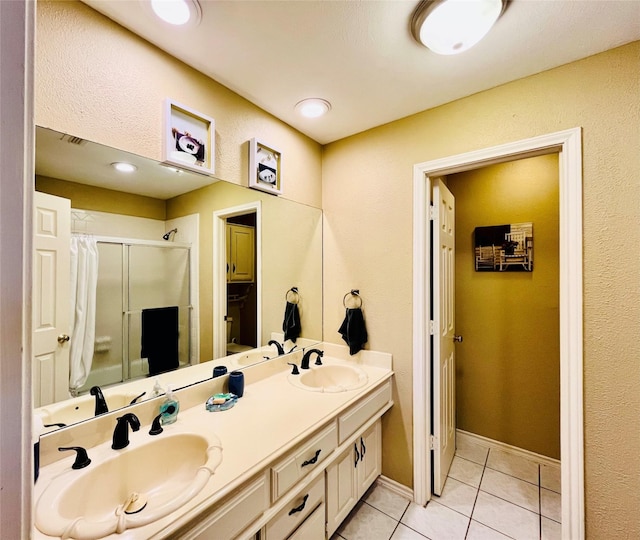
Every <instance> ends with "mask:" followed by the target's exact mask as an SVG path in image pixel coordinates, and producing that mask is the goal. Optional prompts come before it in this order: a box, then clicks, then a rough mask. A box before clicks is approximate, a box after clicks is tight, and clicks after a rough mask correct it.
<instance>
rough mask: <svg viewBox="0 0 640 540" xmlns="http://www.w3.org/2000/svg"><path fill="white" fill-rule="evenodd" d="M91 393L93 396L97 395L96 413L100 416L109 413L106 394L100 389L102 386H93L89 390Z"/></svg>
mask: <svg viewBox="0 0 640 540" xmlns="http://www.w3.org/2000/svg"><path fill="white" fill-rule="evenodd" d="M89 393H90V394H91V395H92V396H95V397H96V408H95V413H94V414H95V416H98V415H99V414H104V413H108V412H109V407H107V401H106V400H105V399H104V396H103V395H102V390H101V389H100V387H99V386H92V387H91V390H89Z"/></svg>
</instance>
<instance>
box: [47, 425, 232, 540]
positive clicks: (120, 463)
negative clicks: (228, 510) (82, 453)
mask: <svg viewBox="0 0 640 540" xmlns="http://www.w3.org/2000/svg"><path fill="white" fill-rule="evenodd" d="M209 441H213V444H212V443H211V442H209ZM111 452H112V455H109V457H108V458H107V459H105V460H104V461H102V462H100V463H96V460H94V462H92V463H91V464H90V465H89V466H88V467H87V468H85V469H81V470H72V469H71V468H69V469H68V470H67V471H65V472H63V473H62V474H60V475H58V476H56V477H55V478H54V479H53V480H52V482H51V483H50V484H49V485H48V486H47V488H46V489H45V491H44V492H43V493H42V495H41V496H40V498H39V499H38V501H37V503H36V509H35V520H36V527H37V528H38V529H39V530H40V531H41V532H43V533H44V534H48V535H50V536H55V537H62V538H75V539H78V540H90V539H97V538H103V537H104V536H108V535H109V534H113V533H121V532H123V531H125V530H126V529H131V528H134V527H141V526H143V525H147V524H148V523H151V522H153V521H155V520H157V519H160V518H162V517H163V516H166V515H168V514H170V513H171V512H173V511H175V510H177V509H178V508H180V507H181V506H182V505H184V504H185V503H186V502H188V501H189V500H190V499H192V498H193V497H194V496H195V495H197V494H198V493H199V492H200V491H201V490H202V488H203V487H204V486H205V484H206V483H207V481H208V480H209V478H210V477H211V475H212V474H213V473H214V472H215V470H216V468H217V467H218V465H220V463H221V462H222V448H221V445H220V441H219V440H218V439H217V437H215V436H214V437H211V436H210V437H209V440H208V439H206V438H204V437H202V436H200V435H197V434H192V433H178V434H173V435H166V434H161V435H158V436H157V437H156V438H151V439H150V440H149V441H148V442H147V443H146V444H142V445H140V444H138V445H137V446H136V445H135V443H134V441H133V440H132V442H131V445H130V446H128V447H127V448H125V449H123V450H119V451H111V450H110V452H109V454H111ZM91 454H92V452H91V451H89V456H90V457H91ZM134 493H137V494H141V495H142V497H143V499H146V506H144V507H143V508H142V509H141V510H139V511H137V512H136V513H130V514H128V513H125V511H124V510H125V508H124V504H125V501H127V499H128V498H129V497H131V495H132V494H134Z"/></svg>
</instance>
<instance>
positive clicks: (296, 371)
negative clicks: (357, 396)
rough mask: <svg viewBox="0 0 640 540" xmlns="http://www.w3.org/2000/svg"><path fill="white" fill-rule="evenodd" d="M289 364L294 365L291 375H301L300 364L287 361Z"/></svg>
mask: <svg viewBox="0 0 640 540" xmlns="http://www.w3.org/2000/svg"><path fill="white" fill-rule="evenodd" d="M287 364H288V365H290V366H293V370H291V375H300V371H298V366H297V365H296V364H294V363H292V362H287Z"/></svg>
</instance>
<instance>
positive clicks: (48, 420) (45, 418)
mask: <svg viewBox="0 0 640 540" xmlns="http://www.w3.org/2000/svg"><path fill="white" fill-rule="evenodd" d="M139 394H140V392H139V393H137V394H136V393H132V392H128V393H123V394H107V393H106V392H105V400H106V402H107V406H108V407H109V411H115V410H116V409H121V408H122V407H126V406H127V405H129V404H130V403H131V400H132V399H134V398H135V397H137V396H138V395H139ZM145 397H147V396H145ZM143 399H144V398H143ZM95 404H96V398H95V397H93V396H91V395H88V394H87V395H84V396H81V397H77V398H73V399H68V400H66V401H62V402H60V403H52V404H51V405H46V406H44V407H40V408H38V409H37V410H36V412H37V414H38V415H40V417H41V418H42V423H43V424H54V423H61V424H67V425H69V424H75V423H76V422H82V421H83V420H88V419H89V418H93V417H94V414H95V407H96V405H95Z"/></svg>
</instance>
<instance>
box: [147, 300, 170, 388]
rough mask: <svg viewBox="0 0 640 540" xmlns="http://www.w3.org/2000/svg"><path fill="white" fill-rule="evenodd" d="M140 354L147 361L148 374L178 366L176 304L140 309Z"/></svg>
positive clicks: (162, 371) (155, 373)
mask: <svg viewBox="0 0 640 540" xmlns="http://www.w3.org/2000/svg"><path fill="white" fill-rule="evenodd" d="M141 356H142V358H147V359H148V361H149V375H157V374H158V373H164V372H165V371H170V370H172V369H176V368H177V367H178V365H179V360H178V356H179V355H178V306H171V307H164V308H152V309H143V310H142V351H141Z"/></svg>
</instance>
